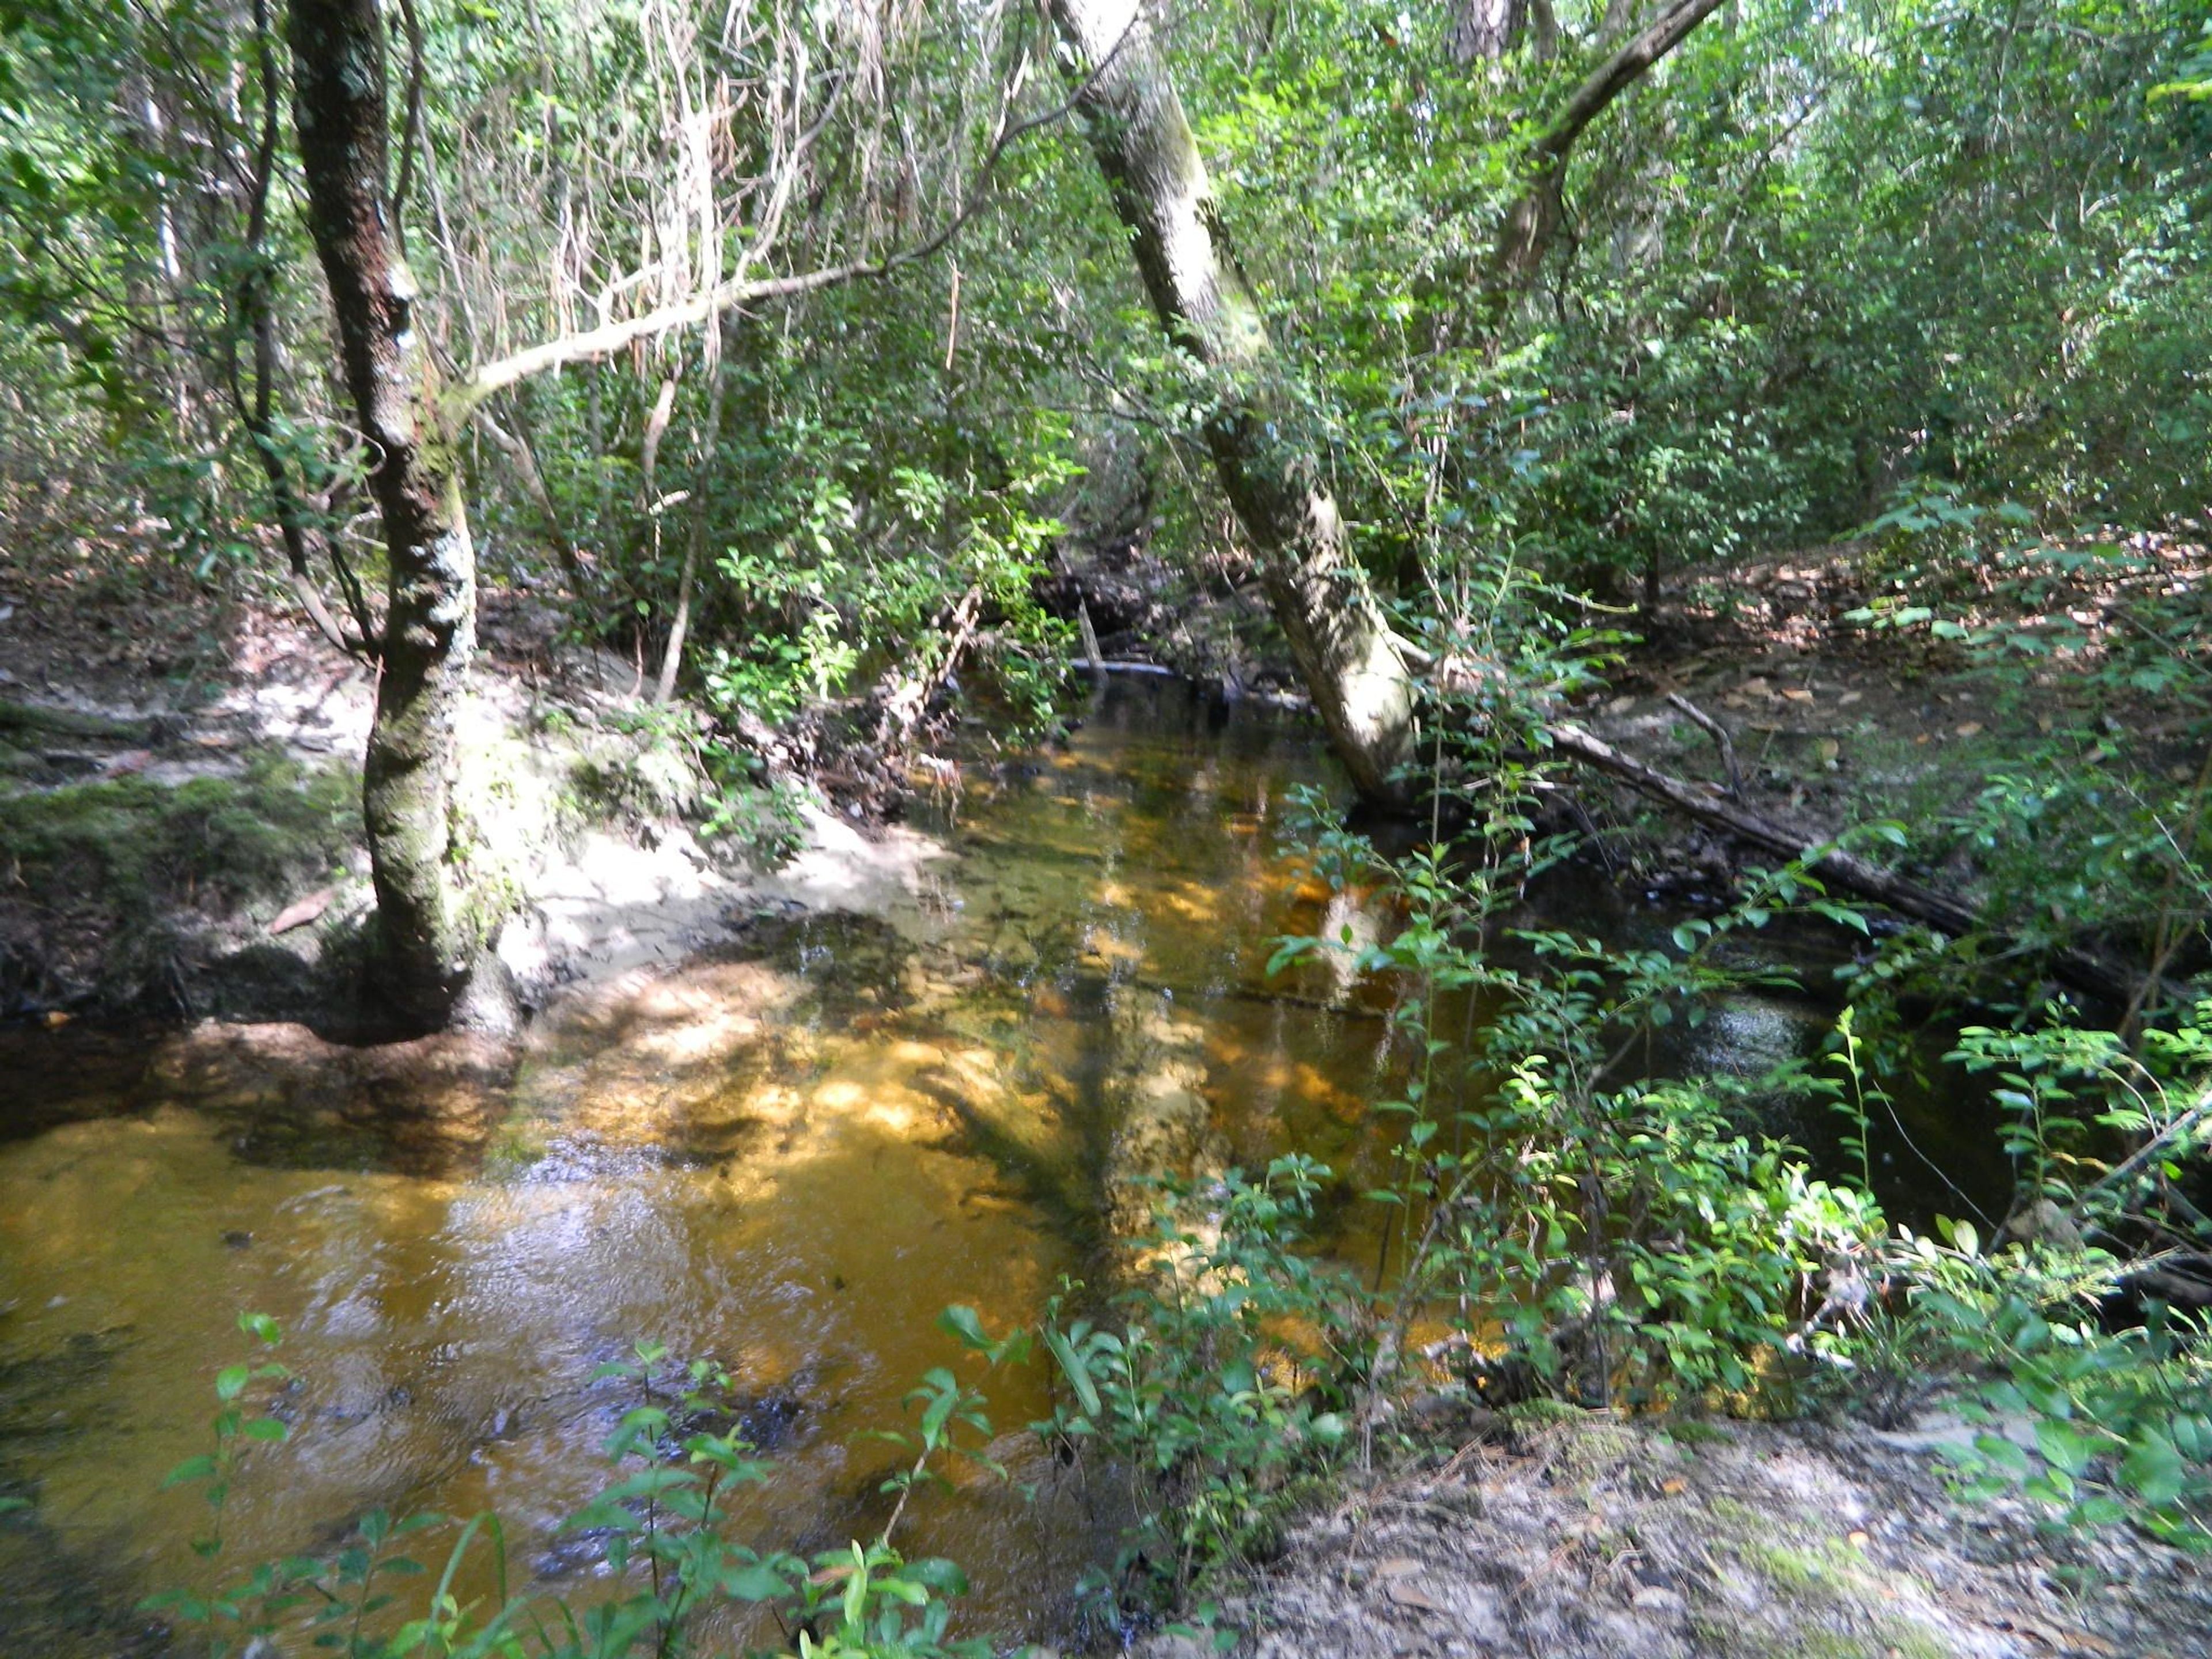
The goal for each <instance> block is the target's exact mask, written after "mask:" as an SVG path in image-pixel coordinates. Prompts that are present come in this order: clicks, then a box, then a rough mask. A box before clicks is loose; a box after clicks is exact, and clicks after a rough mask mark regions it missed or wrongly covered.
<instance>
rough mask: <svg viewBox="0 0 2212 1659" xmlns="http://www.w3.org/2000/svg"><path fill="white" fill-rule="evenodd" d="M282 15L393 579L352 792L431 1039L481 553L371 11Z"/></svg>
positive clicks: (441, 1004)
mask: <svg viewBox="0 0 2212 1659" xmlns="http://www.w3.org/2000/svg"><path fill="white" fill-rule="evenodd" d="M290 15H291V31H290V32H291V41H292V64H293V114H294V119H295V123H296V125H297V126H298V128H299V135H300V160H301V167H302V170H303V172H304V173H305V175H306V179H307V205H308V214H307V221H308V227H309V228H310V230H311V231H312V233H313V236H314V241H315V251H316V252H317V253H319V255H320V256H321V258H322V264H323V272H324V275H325V277H326V278H327V280H328V282H329V283H330V290H331V311H332V312H333V313H334V314H335V316H336V318H337V331H338V343H339V351H340V356H341V357H342V359H343V363H344V367H345V379H346V385H347V387H348V389H349V391H350V392H351V393H352V396H353V401H354V406H355V410H356V415H357V417H358V419H359V421H360V423H361V429H362V435H364V436H365V437H366V438H367V439H368V442H369V446H370V454H371V457H372V459H373V462H374V471H372V472H371V473H370V474H369V480H368V482H369V485H370V487H371V489H373V490H374V493H375V496H376V502H377V506H378V507H379V509H380V513H381V515H382V518H383V521H384V536H385V546H386V557H387V560H388V562H389V564H390V567H391V580H390V587H389V593H388V605H387V607H386V613H385V623H384V627H383V629H382V633H381V638H380V641H379V642H378V643H379V654H380V669H381V671H380V675H379V678H378V680H377V692H376V717H375V721H374V725H373V726H371V728H370V731H369V738H368V758H367V761H366V763H365V765H364V767H363V774H362V815H363V817H365V818H366V820H367V823H368V850H369V859H370V863H371V868H372V871H373V873H374V879H375V883H376V902H377V916H378V924H379V927H380V930H381V933H382V935H383V938H382V944H383V946H384V960H385V963H386V975H387V976H386V981H385V989H386V993H387V994H388V995H389V998H390V1000H392V1003H393V1004H394V1006H395V1007H396V1008H397V1010H398V1012H400V1013H401V1014H402V1015H403V1016H404V1017H405V1018H408V1019H410V1021H411V1022H413V1023H415V1024H420V1025H422V1026H423V1027H426V1028H428V1027H433V1026H436V1025H440V1024H444V1023H445V1022H446V1021H447V1018H449V1017H450V1016H451V1014H452V1012H453V1007H454V1005H455V1002H456V1000H458V998H459V994H460V992H461V989H462V987H464V985H465V983H466V981H467V977H468V971H469V963H470V957H471V953H472V949H473V946H474V944H475V941H474V940H473V939H471V938H470V937H469V935H468V930H467V929H466V927H465V926H464V925H463V923H462V921H461V920H460V912H461V907H460V906H459V904H458V903H457V902H456V900H455V896H454V893H453V885H452V881H451V876H452V869H451V854H452V852H453V825H452V818H451V797H452V792H453V773H454V767H455V760H456V739H455V724H456V720H457V717H458V715H459V709H460V703H461V699H462V696H463V693H464V691H465V685H466V678H467V674H468V666H469V659H470V658H471V656H472V655H474V653H475V650H476V611H477V598H476V553H475V550H474V549H473V548H472V547H471V545H470V542H469V526H468V516H467V513H466V512H465V508H464V507H463V504H462V498H461V490H460V477H459V470H458V460H457V458H456V454H455V451H454V447H453V435H452V431H451V428H450V423H449V422H448V421H447V417H446V416H445V413H444V411H443V410H442V409H441V404H440V401H439V390H438V386H437V380H436V372H435V368H433V366H432V364H431V362H430V358H429V354H428V350H427V349H426V345H425V343H424V341H423V338H422V329H421V326H420V324H419V321H418V319H416V316H415V307H414V301H415V283H414V281H413V279H412V277H410V275H409V274H408V270H407V266H406V264H405V262H404V260H403V259H402V258H400V256H399V252H398V248H397V247H396V246H394V244H393V240H392V222H391V216H390V201H389V197H388V195H387V192H386V149H387V140H386V133H387V127H386V76H385V53H384V35H383V31H382V26H381V22H380V19H379V17H378V15H377V4H376V0H291V3H290Z"/></svg>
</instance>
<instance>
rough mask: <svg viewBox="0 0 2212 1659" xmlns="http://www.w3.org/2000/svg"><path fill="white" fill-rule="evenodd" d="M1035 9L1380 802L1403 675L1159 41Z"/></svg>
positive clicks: (1353, 762)
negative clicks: (1276, 361)
mask: <svg viewBox="0 0 2212 1659" xmlns="http://www.w3.org/2000/svg"><path fill="white" fill-rule="evenodd" d="M1048 10H1049V12H1050V13H1051V15H1052V19H1053V22H1054V27H1056V28H1057V29H1058V31H1059V33H1060V39H1061V40H1062V41H1063V42H1064V43H1065V45H1066V46H1067V48H1068V55H1069V58H1071V60H1072V62H1071V63H1070V65H1069V68H1070V73H1071V76H1072V78H1073V80H1074V81H1075V83H1076V95H1075V106H1076V110H1077V112H1078V113H1079V115H1080V116H1081V117H1082V119H1083V122H1084V125H1085V130H1086V131H1087V132H1088V134H1089V136H1090V139H1091V149H1092V152H1093V154H1094V155H1096V156H1097V161H1098V166H1099V168H1100V170H1101V172H1103V173H1104V175H1105V178H1106V182H1107V185H1108V186H1109V189H1110V191H1111V192H1112V195H1113V198H1114V207H1115V212H1116V213H1117V214H1118V215H1119V216H1120V217H1121V222H1122V224H1123V226H1124V227H1125V228H1127V231H1128V233H1129V239H1130V246H1131V251H1132V252H1133V254H1134V255H1135V258H1136V262H1137V270H1138V273H1139V276H1141V277H1142V279H1143V281H1144V284H1145V290H1146V294H1147V295H1150V297H1151V299H1152V308H1153V310H1154V311H1155V312H1156V313H1158V317H1159V319H1160V324H1161V326H1162V327H1163V328H1164V329H1165V330H1166V331H1167V334H1168V336H1169V337H1170V340H1172V341H1173V342H1174V343H1176V345H1177V346H1178V347H1180V348H1181V349H1183V350H1184V351H1185V352H1187V353H1188V354H1189V356H1191V357H1192V358H1193V359H1194V360H1195V362H1197V363H1198V365H1199V366H1200V368H1201V369H1202V370H1203V371H1204V372H1205V373H1206V375H1207V376H1208V377H1209V379H1210V380H1211V381H1212V410H1211V412H1210V414H1209V416H1208V417H1207V419H1206V428H1205V435H1206V447H1207V448H1208V450H1209V451H1210V452H1211V453H1212V458H1213V463H1214V470H1215V471H1216V472H1217V473H1218V476H1219V477H1220V480H1221V486H1222V489H1223V492H1224V493H1225V495H1227V496H1228V497H1229V501H1230V505H1231V507H1233V508H1234V509H1235V511H1236V513H1237V520H1238V522H1239V523H1240V524H1241V525H1243V528H1244V532H1245V533H1246V534H1247V535H1248V536H1249V537H1250V538H1251V539H1252V542H1253V544H1254V546H1255V550H1257V552H1258V555H1259V562H1260V571H1261V586H1262V587H1263V589H1264V591H1265V592H1266V593H1267V600H1268V604H1269V605H1270V607H1271V608H1272V610H1273V612H1274V616H1275V619H1276V622H1277V623H1278V624H1279V626H1280V627H1281V629H1282V630H1283V633H1284V635H1285V637H1286V638H1287V639H1288V640H1289V641H1290V645H1291V652H1292V653H1293V655H1295V657H1296V658H1297V664H1298V668H1299V671H1300V672H1301V674H1302V675H1303V676H1304V680H1305V684H1306V687H1307V690H1308V691H1309V693H1310V695H1311V696H1312V698H1313V701H1314V707H1315V708H1316V711H1317V712H1318V713H1319V714H1320V715H1321V717H1322V723H1323V724H1324V725H1325V726H1327V727H1328V733H1329V738H1330V740H1331V742H1332V744H1334V748H1335V750H1336V752H1337V754H1338V756H1339V757H1340V758H1341V759H1342V760H1343V762H1344V764H1345V767H1346V770H1348V771H1349V772H1350V773H1351V774H1352V780H1353V781H1354V782H1355V783H1356V784H1357V785H1358V787H1359V789H1360V792H1361V793H1363V794H1365V795H1368V796H1370V797H1371V798H1378V799H1389V798H1391V797H1394V796H1395V795H1397V794H1399V793H1401V785H1400V783H1399V781H1398V780H1397V778H1396V776H1395V774H1396V772H1397V769H1398V768H1399V767H1400V765H1401V763H1402V762H1403V761H1404V760H1405V758H1406V756H1407V750H1408V746H1409V742H1410V738H1411V734H1412V730H1413V681H1412V679H1411V678H1410V677H1409V676H1408V675H1407V671H1406V667H1405V664H1404V662H1403V661H1402V660H1401V658H1400V656H1399V654H1398V651H1397V648H1396V646H1395V641H1394V640H1393V639H1392V637H1391V633H1390V629H1389V623H1388V622H1387V620H1386V619H1385V617H1384V616H1383V610H1382V607H1381V605H1379V604H1378V603H1377V601H1376V597H1375V593H1374V591H1373V589H1372V588H1371V587H1370V586H1369V584H1368V581H1367V579H1366V575H1365V573H1364V572H1363V571H1362V570H1361V569H1360V568H1359V565H1358V562H1357V561H1356V560H1355V559H1354V558H1353V557H1352V554H1351V550H1350V548H1349V546H1348V545H1347V542H1346V534H1345V526H1344V522H1343V520H1342V518H1341V516H1340V514H1339V513H1338V512H1337V507H1336V502H1335V501H1334V498H1333V497H1332V496H1331V495H1330V494H1329V491H1328V487H1327V486H1326V484H1325V483H1323V481H1322V477H1321V476H1320V468H1319V466H1318V465H1317V462H1316V458H1315V456H1314V455H1313V454H1312V453H1311V452H1310V450H1309V449H1308V448H1306V447H1304V446H1302V445H1301V444H1299V443H1298V442H1297V441H1296V440H1295V439H1294V438H1293V437H1292V436H1291V433H1290V430H1289V427H1290V422H1289V421H1288V420H1287V418H1286V414H1287V411H1285V410H1283V409H1281V408H1279V407H1277V406H1275V404H1274V400H1273V397H1272V395H1271V392H1270V387H1269V380H1270V371H1271V368H1272V367H1273V354H1272V349H1271V347H1270V345H1269V343H1268V339H1267V328H1266V325H1265V324H1264V323H1263V321H1262V319H1261V314H1260V308H1259V306H1258V304H1257V302H1256V301H1255V299H1254V297H1253V295H1252V293H1251V291H1250V290H1249V289H1248V288H1247V286H1246V285H1245V283H1244V280H1243V276H1242V275H1241V274H1240V273H1239V272H1238V270H1237V267H1236V264H1235V263H1234V261H1233V259H1232V258H1231V256H1230V254H1229V252H1228V250H1227V248H1226V246H1225V239H1224V238H1223V236H1222V234H1221V228H1220V223H1219V219H1218V215H1217V213H1216V210H1215V207H1214V203H1213V198H1212V186H1211V185H1210V184H1209V183H1208V181H1207V179H1206V165H1205V163H1204V161H1202V160H1201V159H1200V156H1199V153H1198V144H1197V141H1196V140H1195V139H1194V137H1192V134H1191V131H1190V124H1189V122H1188V119H1187V118H1185V116H1184V114H1183V109H1182V101H1181V100H1180V99H1178V98H1177V97H1176V90H1175V87H1174V84H1173V82H1171V81H1170V78H1169V76H1168V71H1167V65H1166V64H1165V62H1164V60H1163V59H1162V58H1161V56H1160V53H1159V48H1158V44H1157V43H1156V42H1155V40H1153V37H1152V31H1151V29H1150V27H1148V25H1147V24H1146V21H1145V19H1144V17H1143V15H1142V13H1141V11H1140V10H1139V8H1138V6H1137V5H1136V4H1134V3H1133V0H1048Z"/></svg>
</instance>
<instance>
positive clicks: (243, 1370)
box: [215, 1365, 253, 1401]
mask: <svg viewBox="0 0 2212 1659" xmlns="http://www.w3.org/2000/svg"><path fill="white" fill-rule="evenodd" d="M252 1376H253V1372H252V1369H251V1368H250V1367H248V1366H245V1365H226V1366H224V1367H223V1368H222V1370H219V1371H217V1372H216V1374H215V1397H216V1399H218V1400H226V1401H227V1400H235V1399H237V1398H238V1396H239V1395H241V1394H244V1393H245V1392H246V1383H248V1382H250V1381H251V1380H252Z"/></svg>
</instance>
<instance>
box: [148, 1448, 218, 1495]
mask: <svg viewBox="0 0 2212 1659" xmlns="http://www.w3.org/2000/svg"><path fill="white" fill-rule="evenodd" d="M214 1474H215V1459H214V1458H212V1457H210V1456H209V1455H207V1454H206V1453H205V1452H202V1453H201V1454H200V1455H198V1456H197V1457H187V1458H186V1459H185V1461H184V1462H181V1463H179V1464H178V1465H177V1467H176V1468H173V1469H171V1470H170V1471H169V1472H168V1474H165V1475H163V1476H162V1477H161V1490H162V1491H163V1492H167V1491H168V1489H169V1488H170V1487H172V1486H183V1485H185V1483H186V1482H187V1481H191V1480H210V1479H211V1478H212V1477H213V1476H214Z"/></svg>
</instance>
